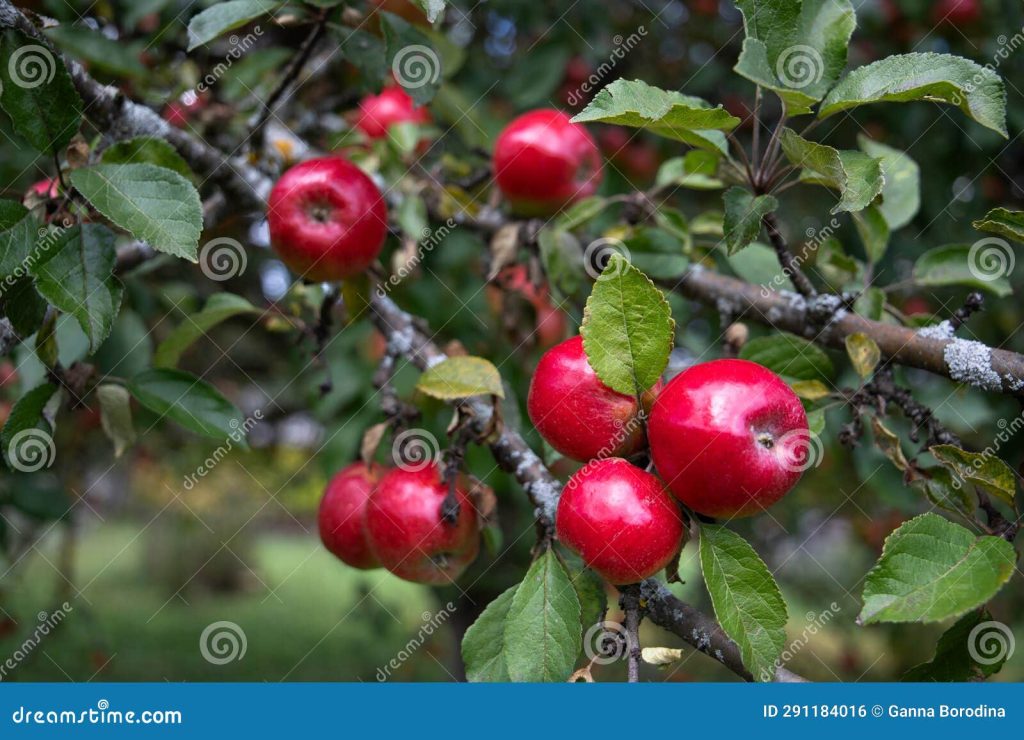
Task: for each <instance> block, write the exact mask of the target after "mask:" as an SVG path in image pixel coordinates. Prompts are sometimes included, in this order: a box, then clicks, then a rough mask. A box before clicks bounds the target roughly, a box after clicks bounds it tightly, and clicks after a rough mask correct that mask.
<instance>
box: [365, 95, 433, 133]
mask: <svg viewBox="0 0 1024 740" xmlns="http://www.w3.org/2000/svg"><path fill="white" fill-rule="evenodd" d="M359 114H360V115H359V118H358V120H357V121H356V126H358V127H359V128H360V129H361V130H362V132H363V133H364V134H366V135H367V136H369V137H370V138H371V139H382V138H384V137H385V136H387V135H388V129H389V128H391V127H392V126H394V125H395V124H396V123H427V122H428V121H430V114H429V113H428V112H427V109H426V108H421V107H419V106H417V105H416V103H414V102H413V99H412V98H411V97H409V94H408V93H407V92H406V91H405V90H403V89H402V88H401V87H399V86H398V85H394V86H392V87H386V88H384V89H383V90H381V92H380V95H367V96H366V97H365V98H363V99H362V101H361V102H360V103H359Z"/></svg>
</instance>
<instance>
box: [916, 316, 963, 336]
mask: <svg viewBox="0 0 1024 740" xmlns="http://www.w3.org/2000/svg"><path fill="white" fill-rule="evenodd" d="M953 333H954V329H953V325H952V324H951V323H949V321H948V320H946V321H942V322H940V323H938V324H935V325H934V326H925V327H922V328H920V329H918V330H917V336H919V337H923V338H925V339H952V338H953Z"/></svg>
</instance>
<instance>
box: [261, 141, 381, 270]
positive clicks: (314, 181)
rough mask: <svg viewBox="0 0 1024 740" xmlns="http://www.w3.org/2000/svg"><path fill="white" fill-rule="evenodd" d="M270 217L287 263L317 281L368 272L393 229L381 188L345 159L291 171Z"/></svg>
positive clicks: (276, 191)
mask: <svg viewBox="0 0 1024 740" xmlns="http://www.w3.org/2000/svg"><path fill="white" fill-rule="evenodd" d="M267 221H268V223H269V226H270V242H271V245H272V246H273V248H274V251H275V252H277V254H278V256H279V257H280V258H281V261H283V262H284V263H285V264H286V265H288V268H289V269H290V270H291V271H292V272H293V273H295V274H296V275H298V276H299V277H301V278H304V279H306V280H310V281H313V282H321V281H331V280H341V279H343V278H348V277H352V276H353V275H357V274H359V273H361V272H363V271H364V270H366V268H368V267H369V266H370V265H371V264H372V263H373V261H374V260H375V259H377V255H378V254H380V250H381V248H382V247H383V246H384V240H385V238H386V237H387V230H388V212H387V206H386V205H385V203H384V197H383V196H382V195H381V192H380V190H379V189H378V188H377V186H376V185H375V184H374V182H373V180H371V179H370V178H369V177H368V176H367V175H366V174H365V173H364V172H363V171H362V170H360V169H359V168H358V167H356V166H355V165H354V164H352V163H351V162H349V161H348V160H347V159H343V158H341V157H323V158H320V159H311V160H308V161H306V162H303V163H301V164H297V165H295V166H294V167H292V168H291V169H289V170H288V171H287V172H285V173H284V175H283V176H282V177H281V179H280V180H278V181H277V183H276V184H275V185H274V188H273V190H271V192H270V200H269V204H268V208H267Z"/></svg>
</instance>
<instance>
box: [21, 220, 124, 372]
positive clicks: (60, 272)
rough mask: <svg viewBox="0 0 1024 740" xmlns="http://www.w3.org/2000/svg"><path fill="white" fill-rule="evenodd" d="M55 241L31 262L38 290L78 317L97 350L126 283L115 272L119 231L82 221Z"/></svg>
mask: <svg viewBox="0 0 1024 740" xmlns="http://www.w3.org/2000/svg"><path fill="white" fill-rule="evenodd" d="M51 244H52V246H50V247H49V248H48V249H47V251H46V253H45V254H44V255H42V256H41V257H40V259H39V261H38V262H36V263H35V264H34V265H32V267H31V271H32V275H33V277H35V280H36V290H38V291H39V293H40V295H42V296H43V297H44V298H46V300H48V301H49V302H50V303H52V304H53V305H54V306H55V307H57V308H59V309H60V310H61V311H64V312H65V313H68V314H71V315H72V316H74V317H75V319H76V320H77V321H78V324H79V326H81V327H82V331H83V332H85V336H86V337H88V339H89V351H90V352H95V351H96V350H97V349H99V346H100V345H101V344H102V343H103V340H104V339H106V338H107V335H109V334H110V330H111V328H112V327H113V325H114V319H116V318H117V312H118V310H119V309H120V308H121V293H122V289H121V285H120V284H119V283H118V282H117V280H116V279H115V278H114V277H113V275H114V265H115V263H116V262H117V252H116V250H115V249H114V234H113V232H112V231H111V230H110V229H108V228H107V227H106V226H103V225H102V224H82V225H81V226H72V227H71V228H69V229H64V230H62V231H59V232H56V236H55V237H54V239H53V241H52V242H51Z"/></svg>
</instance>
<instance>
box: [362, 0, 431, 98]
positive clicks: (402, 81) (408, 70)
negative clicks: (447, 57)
mask: <svg viewBox="0 0 1024 740" xmlns="http://www.w3.org/2000/svg"><path fill="white" fill-rule="evenodd" d="M377 15H378V16H379V17H380V19H381V29H382V30H383V32H384V45H385V59H386V61H387V64H388V66H389V68H390V69H391V72H392V73H393V74H394V76H395V81H396V82H398V84H399V85H400V86H401V87H402V89H403V90H405V91H406V92H407V93H409V96H410V97H411V98H412V99H413V100H414V101H416V104H417V105H426V104H427V103H429V102H430V101H431V100H433V98H434V95H435V94H436V93H437V89H438V87H440V85H441V74H442V69H441V68H442V61H441V56H440V54H438V53H437V50H436V49H435V48H434V45H433V43H432V42H431V40H430V39H429V38H428V37H427V36H426V35H425V34H423V33H422V32H421V31H420V30H419V29H417V28H416V26H414V25H412V24H411V23H409V22H408V21H406V20H404V19H403V18H400V17H399V16H397V15H395V14H394V13H384V12H378V13H377Z"/></svg>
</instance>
